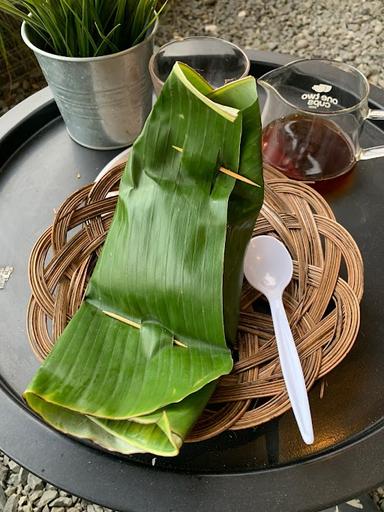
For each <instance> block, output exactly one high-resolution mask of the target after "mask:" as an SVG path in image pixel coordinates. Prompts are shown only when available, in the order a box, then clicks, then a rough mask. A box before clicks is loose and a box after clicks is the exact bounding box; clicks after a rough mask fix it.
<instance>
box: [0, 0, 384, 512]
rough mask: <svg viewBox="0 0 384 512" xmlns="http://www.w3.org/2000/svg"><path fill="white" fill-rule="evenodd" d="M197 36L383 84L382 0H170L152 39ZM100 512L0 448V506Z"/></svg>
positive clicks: (0, 108) (35, 81)
mask: <svg viewBox="0 0 384 512" xmlns="http://www.w3.org/2000/svg"><path fill="white" fill-rule="evenodd" d="M201 34H207V35H214V36H218V37H223V38H226V39H229V40H231V41H233V42H234V43H237V44H239V45H241V46H242V47H244V48H256V49H258V50H270V51H277V52H280V53H288V54H295V55H298V56H301V57H326V58H332V59H337V60H342V61H344V62H347V63H350V64H353V65H355V66H357V67H358V68H359V69H360V70H361V71H362V72H363V73H365V74H366V76H367V77H368V79H369V80H370V81H371V82H372V83H374V84H377V85H380V86H381V87H384V72H383V64H384V1H383V0H369V1H368V0H188V2H186V1H185V0H174V5H173V7H172V9H171V10H169V12H168V13H167V15H166V16H165V17H164V18H163V22H162V26H161V28H160V30H159V34H158V38H157V42H158V43H159V44H163V43H164V42H167V41H169V40H170V39H173V38H178V37H182V36H187V35H201ZM36 69H37V68H36ZM36 69H35V70H32V71H31V73H32V75H30V76H29V77H28V78H23V80H21V81H17V80H16V81H14V83H13V86H12V89H9V88H8V92H6V91H5V89H3V93H2V97H0V115H1V114H3V113H4V112H6V110H7V109H8V108H11V107H12V106H13V105H14V104H16V103H17V102H18V101H21V100H22V99H23V98H24V97H26V96H29V95H30V94H32V93H33V92H35V90H36V89H38V88H40V87H42V86H43V85H44V80H43V79H42V77H41V75H40V74H39V72H38V71H36ZM0 92H1V91H0ZM383 478H384V474H383ZM373 499H374V501H375V503H376V504H377V506H378V508H379V509H380V510H382V511H383V512H384V489H383V488H382V487H380V488H378V489H377V490H375V491H374V492H373ZM104 510H108V509H104V508H103V507H100V506H98V505H93V504H91V503H88V502H86V501H85V500H82V499H78V498H76V497H74V496H70V495H68V494H66V493H64V492H63V491H59V490H57V489H56V488H54V487H52V486H50V485H49V484H46V483H45V482H42V481H41V480H40V479H38V478H37V477H34V476H33V475H31V474H29V473H28V472H27V471H25V470H24V469H22V468H20V467H19V466H18V465H17V464H15V463H14V462H13V461H11V460H9V459H8V457H6V456H5V455H2V454H1V453H0V511H4V512H17V511H20V512H33V511H36V512H40V511H41V512H50V511H52V512H103V511H104ZM154 512H155V511H154ZM180 512H182V511H180Z"/></svg>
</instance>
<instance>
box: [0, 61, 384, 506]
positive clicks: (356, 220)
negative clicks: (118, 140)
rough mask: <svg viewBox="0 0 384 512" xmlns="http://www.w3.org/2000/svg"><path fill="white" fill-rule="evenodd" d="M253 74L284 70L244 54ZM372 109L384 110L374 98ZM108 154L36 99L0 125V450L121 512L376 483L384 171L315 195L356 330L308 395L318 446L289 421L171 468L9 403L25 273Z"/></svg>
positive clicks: (356, 176) (372, 167)
mask: <svg viewBox="0 0 384 512" xmlns="http://www.w3.org/2000/svg"><path fill="white" fill-rule="evenodd" d="M249 56H250V57H251V60H252V68H251V73H252V74H254V75H255V76H260V75H261V74H263V73H264V72H266V71H268V70H270V69H272V68H273V67H276V66H278V65H281V64H284V63H286V62H288V61H289V60H291V58H290V57H286V56H281V55H276V54H272V53H268V52H255V51H250V52H249ZM371 105H372V107H373V108H384V91H381V90H379V89H377V88H375V87H373V88H372V93H371ZM362 143H363V145H378V144H384V126H383V125H381V126H380V125H379V124H374V123H372V122H368V123H366V126H365V128H364V133H363V137H362ZM116 153H117V152H113V151H105V152H100V151H99V152H98V151H93V150H89V149H86V148H83V147H81V146H79V145H77V144H76V143H74V142H73V141H72V140H71V139H70V138H69V137H68V135H67V133H66V131H65V127H64V124H63V121H62V119H61V117H60V115H59V112H58V110H57V107H56V105H55V103H54V101H53V100H52V96H51V94H50V92H49V90H48V89H45V90H43V91H40V92H38V93H36V94H34V95H33V96H31V97H30V98H28V99H27V100H25V101H24V102H22V103H21V104H19V105H18V106H16V107H15V108H14V109H12V110H11V111H10V112H9V113H7V114H5V115H4V116H3V117H2V118H1V119H0V267H2V266H6V265H9V266H13V267H14V272H13V274H12V275H11V277H10V278H9V280H8V282H7V283H6V285H5V287H4V289H1V290H0V448H1V450H3V451H4V452H5V453H6V454H8V455H9V456H10V457H11V458H13V459H14V460H16V461H17V462H18V463H20V464H21V465H22V466H24V467H26V468H27V469H29V470H30V471H32V472H33V473H35V474H37V475H39V476H40V477H42V478H43V479H45V480H47V481H49V482H51V483H53V484H55V485H57V486H58V487H60V488H63V489H65V490H67V491H69V492H71V493H73V494H76V495H79V496H82V497H84V498H86V499H88V500H90V501H94V502H96V503H99V504H101V505H105V506H107V507H110V508H112V509H117V510H122V511H131V512H147V511H156V512H171V511H173V512H192V511H193V512H206V511H208V510H209V511H213V512H214V511H220V512H234V511H236V512H243V511H244V512H245V511H248V510H262V511H264V510H268V511H269V512H273V511H280V510H282V509H284V510H285V511H287V512H288V511H292V512H300V511H309V510H319V509H322V508H325V507H326V506H328V505H331V504H334V503H340V502H342V501H345V500H346V499H348V498H350V497H353V496H355V495H357V494H359V493H360V492H362V491H365V490H368V489H370V488H373V487H374V486H375V485H377V484H378V483H380V482H381V481H382V480H384V463H383V461H384V400H383V390H384V358H383V357H382V348H383V347H384V341H383V340H384V324H383V315H382V304H383V302H384V272H383V270H382V265H383V264H384V223H383V222H382V219H383V218H384V160H370V161H366V162H360V163H359V164H358V166H357V169H356V170H355V171H353V172H352V173H351V174H350V175H349V176H348V177H347V178H346V179H344V180H343V183H342V185H340V186H338V187H336V188H335V189H333V190H332V192H329V193H327V194H326V197H327V199H328V201H329V202H330V204H331V206H332V208H333V210H334V212H335V214H336V217H337V218H338V220H339V221H340V222H341V223H342V224H343V225H344V226H345V227H346V228H347V229H348V230H349V231H350V232H351V233H352V235H353V236H354V238H355V240H356V241H357V243H358V245H359V247H360V249H361V251H362V254H363V258H364V262H365V272H366V275H365V295H364V299H363V302H362V306H361V312H362V323H361V329H360V333H359V336H358V339H357V341H356V344H355V346H354V348H353V350H352V351H351V353H350V354H349V355H348V357H347V358H346V359H345V360H344V361H343V362H342V364H340V365H339V366H338V367H337V368H336V369H335V370H334V371H333V372H331V373H330V374H329V375H328V376H327V386H326V392H325V395H324V397H323V398H322V399H321V398H320V392H319V389H320V387H319V385H315V386H314V388H313V389H312V390H311V392H310V401H311V408H312V413H313V421H314V428H315V436H316V441H315V444H314V445H313V446H311V447H309V446H306V445H304V444H303V443H302V441H301V439H300V437H299V434H298V432H297V428H296V425H295V421H294V418H293V416H292V413H291V412H289V413H286V414H284V415H283V416H281V417H280V418H278V419H276V420H275V421H272V422H269V423H268V424H266V425H264V426H262V427H260V428H257V429H249V430H245V431H236V432H226V433H224V434H222V435H220V436H218V437H216V438H214V439H212V440H210V441H206V442H203V443H198V444H187V445H185V446H184V447H183V449H182V452H181V454H180V455H179V456H178V457H176V458H171V459H162V458H160V457H153V456H148V455H146V456H131V457H123V456H118V455H114V454H111V453H107V452H105V451H103V450H101V449H98V448H96V447H94V446H92V445H91V444H87V443H85V442H79V441H78V440H75V439H72V438H70V437H68V436H65V435H63V434H61V433H59V432H56V431H55V430H53V429H51V428H50V427H48V426H47V425H45V424H44V423H43V422H42V421H41V420H40V419H39V418H38V417H36V416H34V415H33V414H32V413H31V412H30V411H29V410H28V409H27V408H26V407H25V405H24V403H23V401H22V399H21V393H22V391H23V390H24V388H25V387H26V385H27V383H28V381H29V380H30V378H31V377H32V375H33V374H34V372H35V371H36V369H37V367H38V362H37V361H36V360H35V358H34V356H33V354H32V352H31V350H30V347H29V345H28V341H27V336H26V329H25V315H26V307H27V302H28V298H29V285H28V277H27V262H28V256H29V253H30V251H31V248H32V246H33V244H34V242H35V241H36V239H37V237H38V236H39V235H40V234H41V233H42V231H43V230H44V229H45V228H46V227H47V226H48V225H49V224H50V223H51V221H52V216H53V209H54V208H55V207H57V206H58V205H60V203H61V202H62V201H63V200H64V199H65V198H66V197H67V196H68V195H69V194H70V193H71V192H73V191H74V190H76V189H78V188H79V187H80V186H82V185H84V184H86V183H89V182H90V181H92V180H93V179H94V178H95V176H96V175H97V174H98V172H99V171H100V170H101V168H102V167H103V166H104V165H105V164H106V163H107V162H108V161H109V160H110V159H111V158H112V157H113V156H115V154H116Z"/></svg>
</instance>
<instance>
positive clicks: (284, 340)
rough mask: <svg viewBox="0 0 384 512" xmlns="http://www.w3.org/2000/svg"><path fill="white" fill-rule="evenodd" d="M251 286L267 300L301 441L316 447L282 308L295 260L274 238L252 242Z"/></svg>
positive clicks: (246, 266)
mask: <svg viewBox="0 0 384 512" xmlns="http://www.w3.org/2000/svg"><path fill="white" fill-rule="evenodd" d="M244 273H245V277H246V278H247V281H248V282H249V284H251V285H252V286H253V287H254V288H256V290H259V291H260V292H261V293H262V294H264V295H265V296H266V298H267V299H268V302H269V305H270V308H271V314H272V320H273V327H274V329H275V336H276V342H277V349H278V352H279V357H280V364H281V370H282V373H283V377H284V381H285V386H286V388H287V391H288V396H289V399H290V401H291V404H292V409H293V413H294V415H295V418H296V422H297V425H298V427H299V430H300V433H301V437H302V438H303V440H304V442H305V443H307V444H312V443H313V439H314V438H313V427H312V419H311V411H310V409H309V402H308V395H307V390H306V387H305V381H304V376H303V370H302V368H301V364H300V359H299V356H298V353H297V350H296V345H295V342H294V340H293V337H292V333H291V329H290V327H289V323H288V320H287V315H286V314H285V310H284V305H283V291H284V289H285V288H286V287H287V285H288V283H289V282H290V280H291V279H292V273H293V264H292V258H291V256H290V254H289V252H288V251H287V249H286V248H285V246H284V245H283V244H282V243H281V242H279V240H276V238H274V237H272V236H266V235H262V236H256V237H254V238H252V240H251V241H250V242H249V245H248V248H247V252H246V254H245V260H244Z"/></svg>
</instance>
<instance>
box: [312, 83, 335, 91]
mask: <svg viewBox="0 0 384 512" xmlns="http://www.w3.org/2000/svg"><path fill="white" fill-rule="evenodd" d="M312 89H313V90H314V91H316V92H329V91H330V90H331V89H332V85H326V84H317V85H312Z"/></svg>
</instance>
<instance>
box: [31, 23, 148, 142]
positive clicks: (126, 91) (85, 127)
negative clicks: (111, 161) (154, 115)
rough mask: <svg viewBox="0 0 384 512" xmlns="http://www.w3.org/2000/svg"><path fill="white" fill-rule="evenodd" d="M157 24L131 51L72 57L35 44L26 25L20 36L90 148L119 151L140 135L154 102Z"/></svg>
mask: <svg viewBox="0 0 384 512" xmlns="http://www.w3.org/2000/svg"><path fill="white" fill-rule="evenodd" d="M156 28H157V23H156V25H155V26H154V28H153V30H152V31H151V33H150V34H149V35H148V37H147V38H146V39H145V40H144V41H142V42H141V43H139V44H138V45H136V46H134V47H132V48H129V49H128V50H124V51H121V52H118V53H114V54H111V55H103V56H101V57H76V58H75V57H73V58H72V57H64V56H61V55H54V54H51V53H48V52H45V51H43V50H41V49H40V48H38V47H37V46H35V45H34V44H33V42H32V40H31V39H33V37H32V31H31V29H30V28H29V27H28V26H27V25H26V24H25V22H24V23H23V25H22V27H21V36H22V38H23V40H24V42H25V44H26V45H27V46H29V48H31V50H33V52H34V53H35V55H36V58H37V60H38V62H39V64H40V67H41V69H42V71H43V73H44V76H45V78H46V80H47V82H48V85H49V86H50V88H51V90H52V93H53V96H54V98H55V100H56V103H57V105H58V107H59V110H60V112H61V114H62V116H63V119H64V122H65V124H66V127H67V130H68V133H69V135H70V136H71V137H72V139H73V140H75V141H76V142H78V143H79V144H81V145H82V146H86V147H88V148H92V149H116V148H122V147H126V146H128V145H130V144H132V142H133V141H134V140H135V139H136V137H137V136H138V134H139V133H140V131H141V129H142V127H143V125H144V122H145V119H146V118H147V116H148V114H149V111H150V109H151V106H152V83H151V78H150V75H149V72H148V62H149V59H150V57H151V55H152V53H153V36H154V33H155V31H156Z"/></svg>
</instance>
